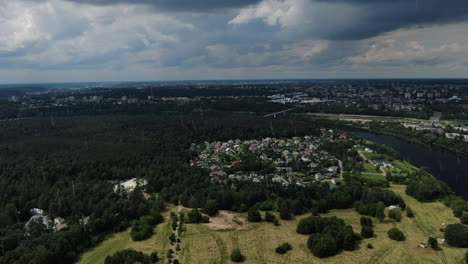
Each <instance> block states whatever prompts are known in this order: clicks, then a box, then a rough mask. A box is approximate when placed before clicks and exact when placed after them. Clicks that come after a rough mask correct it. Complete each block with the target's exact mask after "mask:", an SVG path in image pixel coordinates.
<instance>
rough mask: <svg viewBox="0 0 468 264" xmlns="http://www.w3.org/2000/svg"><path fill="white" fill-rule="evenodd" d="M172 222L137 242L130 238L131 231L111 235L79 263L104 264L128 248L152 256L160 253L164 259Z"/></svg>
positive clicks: (168, 246)
mask: <svg viewBox="0 0 468 264" xmlns="http://www.w3.org/2000/svg"><path fill="white" fill-rule="evenodd" d="M170 224H171V223H170V221H169V220H166V221H165V222H164V223H162V224H159V225H158V226H157V227H156V228H155V229H154V235H153V236H152V237H151V238H149V239H147V240H145V241H138V242H135V241H133V240H132V239H131V238H130V229H128V230H126V231H124V232H121V233H116V234H113V235H111V236H110V237H109V238H108V239H107V240H105V241H104V242H103V243H101V244H100V245H99V246H97V247H96V248H94V249H93V250H91V251H88V252H86V253H85V254H83V256H82V257H81V259H80V260H79V261H78V263H80V264H102V263H104V260H105V259H106V257H107V256H110V255H113V254H114V253H115V252H117V251H119V250H123V249H127V248H133V249H135V250H138V251H142V252H144V253H147V254H150V253H151V252H153V251H157V252H158V256H159V257H164V256H165V255H166V252H167V250H168V249H169V248H171V245H170V242H169V239H168V238H169V235H170V234H171V232H172V230H171V225H170Z"/></svg>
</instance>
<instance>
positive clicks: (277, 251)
mask: <svg viewBox="0 0 468 264" xmlns="http://www.w3.org/2000/svg"><path fill="white" fill-rule="evenodd" d="M275 252H276V253H278V254H281V255H283V254H286V252H287V251H286V249H284V248H283V247H282V246H277V247H276V249H275Z"/></svg>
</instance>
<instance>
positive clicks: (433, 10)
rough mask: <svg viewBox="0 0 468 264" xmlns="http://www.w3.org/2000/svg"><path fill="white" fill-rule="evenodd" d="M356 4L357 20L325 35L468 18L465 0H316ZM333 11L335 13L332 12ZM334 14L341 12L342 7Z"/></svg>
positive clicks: (360, 35) (360, 34) (358, 35)
mask: <svg viewBox="0 0 468 264" xmlns="http://www.w3.org/2000/svg"><path fill="white" fill-rule="evenodd" d="M315 2H321V3H345V4H349V5H352V6H354V7H357V8H358V10H359V13H358V14H359V15H358V16H356V17H355V19H354V21H353V22H352V23H350V24H348V25H343V27H342V28H340V29H337V30H336V31H334V32H329V33H328V34H326V36H325V37H327V38H329V39H364V38H369V37H372V36H376V35H378V34H381V33H384V32H388V31H391V30H395V29H399V28H405V27H411V26H417V25H424V24H439V23H450V22H460V21H468V1H466V0H449V1H444V0H315ZM330 15H333V14H330ZM335 15H338V16H339V15H340V14H339V11H338V10H337V13H336V14H335Z"/></svg>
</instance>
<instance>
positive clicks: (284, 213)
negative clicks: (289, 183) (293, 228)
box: [279, 200, 292, 220]
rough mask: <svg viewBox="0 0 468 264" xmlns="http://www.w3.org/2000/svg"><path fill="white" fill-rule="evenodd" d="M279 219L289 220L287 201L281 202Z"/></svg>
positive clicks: (289, 212)
mask: <svg viewBox="0 0 468 264" xmlns="http://www.w3.org/2000/svg"><path fill="white" fill-rule="evenodd" d="M279 213H280V218H281V219H283V220H291V218H292V217H291V211H290V210H289V203H288V201H285V200H283V201H282V202H281V204H280V208H279Z"/></svg>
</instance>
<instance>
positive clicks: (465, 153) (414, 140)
mask: <svg viewBox="0 0 468 264" xmlns="http://www.w3.org/2000/svg"><path fill="white" fill-rule="evenodd" d="M344 126H345V127H347V128H349V129H354V130H362V131H365V132H371V133H376V134H382V135H387V136H392V137H396V138H398V139H401V140H403V141H407V142H410V143H416V144H420V145H423V146H425V147H427V148H430V149H432V148H436V149H439V150H444V151H449V152H452V153H454V154H456V155H457V156H459V155H462V156H464V157H468V151H463V150H458V149H454V148H452V147H450V146H447V145H445V144H437V143H436V144H428V143H427V142H425V141H422V140H420V139H419V138H418V137H416V136H413V137H412V136H408V135H402V134H397V133H393V132H390V131H387V130H383V129H372V128H370V127H360V126H355V125H349V124H347V125H344Z"/></svg>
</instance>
